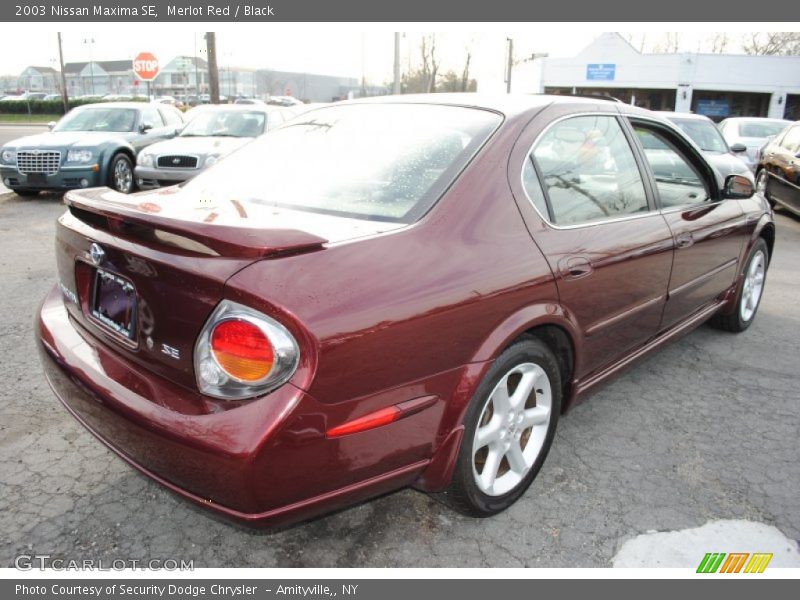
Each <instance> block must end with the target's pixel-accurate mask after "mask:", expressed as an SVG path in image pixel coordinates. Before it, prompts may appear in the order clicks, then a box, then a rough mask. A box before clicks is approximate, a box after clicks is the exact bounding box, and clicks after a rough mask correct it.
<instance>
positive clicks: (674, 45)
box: [653, 31, 681, 54]
mask: <svg viewBox="0 0 800 600" xmlns="http://www.w3.org/2000/svg"><path fill="white" fill-rule="evenodd" d="M680 47H681V34H680V33H678V32H677V31H669V32H666V33H665V34H664V35H663V36H662V38H661V40H660V41H659V42H658V43H656V44H655V45H654V46H653V52H658V53H662V54H674V53H676V52H679V51H680Z"/></svg>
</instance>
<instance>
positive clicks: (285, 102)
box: [267, 96, 303, 106]
mask: <svg viewBox="0 0 800 600" xmlns="http://www.w3.org/2000/svg"><path fill="white" fill-rule="evenodd" d="M267 104H273V105H275V106H300V105H301V104H303V103H302V102H301V101H300V100H298V99H297V98H293V97H292V96H270V97H269V98H267Z"/></svg>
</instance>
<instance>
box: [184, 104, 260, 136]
mask: <svg viewBox="0 0 800 600" xmlns="http://www.w3.org/2000/svg"><path fill="white" fill-rule="evenodd" d="M266 122H267V115H266V113H263V112H255V111H254V112H249V111H247V112H246V111H241V110H228V111H216V110H215V111H206V112H202V113H200V114H198V115H197V116H196V117H194V118H193V119H192V120H191V121H189V123H188V124H187V125H186V127H184V128H183V131H182V132H181V137H205V136H217V137H257V136H259V135H261V134H262V133H264V125H265V124H266Z"/></svg>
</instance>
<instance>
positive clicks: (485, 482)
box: [480, 447, 503, 491]
mask: <svg viewBox="0 0 800 600" xmlns="http://www.w3.org/2000/svg"><path fill="white" fill-rule="evenodd" d="M502 460H503V453H502V452H501V451H500V449H499V448H495V447H490V448H489V454H487V455H486V462H484V463H483V471H481V474H480V483H481V487H482V488H483V490H484V491H487V490H491V489H492V488H494V482H495V480H496V479H497V471H498V469H499V468H500V463H501V462H502Z"/></svg>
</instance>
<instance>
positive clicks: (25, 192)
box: [14, 189, 39, 197]
mask: <svg viewBox="0 0 800 600" xmlns="http://www.w3.org/2000/svg"><path fill="white" fill-rule="evenodd" d="M14 193H15V194H16V195H17V196H26V197H29V196H38V195H39V190H25V189H18V190H14Z"/></svg>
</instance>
